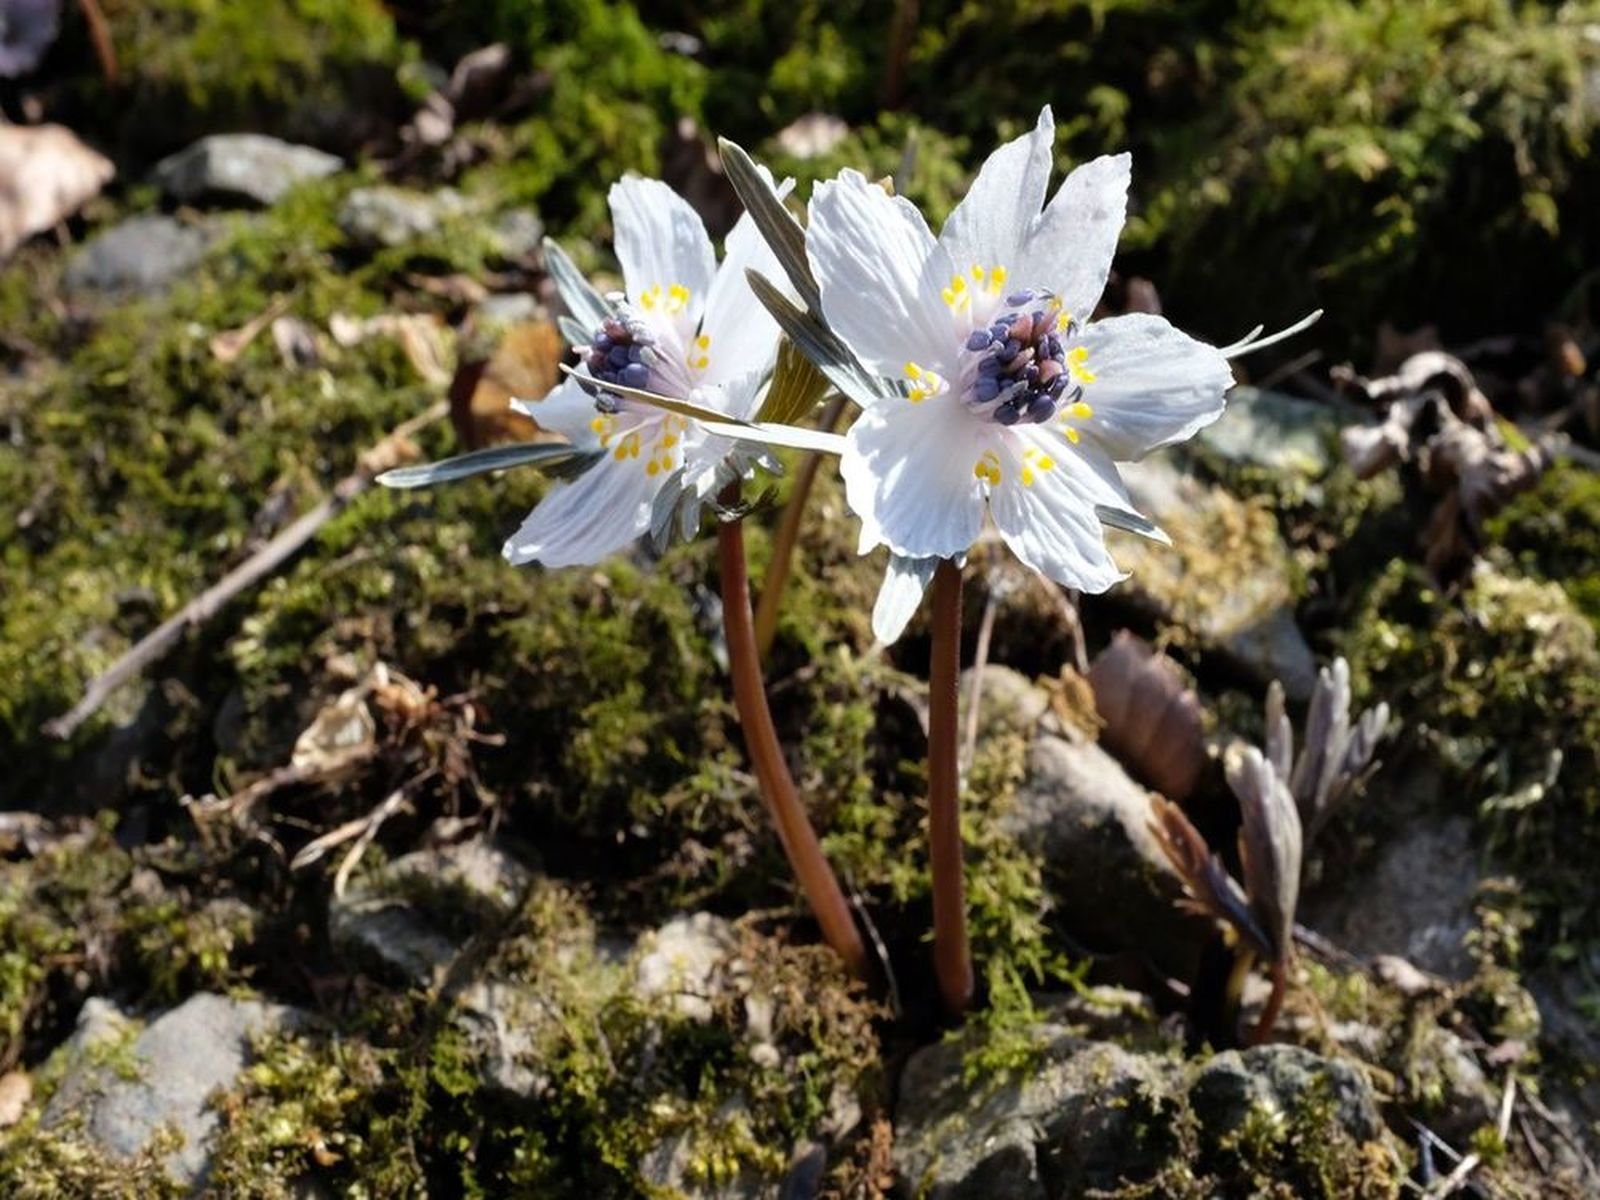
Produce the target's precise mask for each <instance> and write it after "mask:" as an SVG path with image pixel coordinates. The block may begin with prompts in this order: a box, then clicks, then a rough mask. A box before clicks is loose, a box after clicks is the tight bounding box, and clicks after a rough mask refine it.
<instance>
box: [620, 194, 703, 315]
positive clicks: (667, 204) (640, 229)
mask: <svg viewBox="0 0 1600 1200" xmlns="http://www.w3.org/2000/svg"><path fill="white" fill-rule="evenodd" d="M609 199H610V201H611V220H612V224H613V227H614V228H613V238H614V241H615V244H616V251H617V260H618V261H619V262H620V263H621V264H622V278H623V283H624V285H625V286H626V288H627V293H628V299H629V300H630V301H632V302H633V303H634V304H638V303H640V300H641V297H642V296H643V294H644V293H645V292H646V291H648V290H649V289H651V288H654V287H660V288H662V289H663V290H665V289H667V288H670V287H672V286H673V285H674V284H676V285H678V286H680V287H683V288H686V289H688V293H689V299H688V304H687V308H686V315H687V317H688V318H689V320H690V321H691V322H692V321H694V320H696V319H698V317H699V315H700V313H701V312H702V311H703V309H704V306H705V303H706V296H707V293H708V292H709V291H710V290H711V280H712V278H713V276H714V275H715V273H716V267H717V259H716V253H715V251H713V250H712V248H711V239H710V237H708V236H707V235H706V227H705V224H704V223H703V222H702V221H701V220H700V216H699V214H698V213H696V212H695V211H694V209H693V208H691V207H690V206H689V202H688V201H687V200H685V199H684V198H683V197H682V196H680V195H678V193H677V192H675V191H673V190H672V189H671V188H670V187H668V186H667V185H666V184H664V183H662V182H661V181H660V180H659V179H641V178H639V177H638V176H635V175H630V176H628V177H627V178H625V179H621V180H619V181H618V182H616V183H614V184H612V185H611V192H610V197H609Z"/></svg>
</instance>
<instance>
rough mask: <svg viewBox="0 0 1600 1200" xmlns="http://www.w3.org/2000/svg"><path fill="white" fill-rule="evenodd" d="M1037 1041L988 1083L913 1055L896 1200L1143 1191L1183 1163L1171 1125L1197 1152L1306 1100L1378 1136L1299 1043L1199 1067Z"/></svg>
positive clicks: (1349, 1078)
mask: <svg viewBox="0 0 1600 1200" xmlns="http://www.w3.org/2000/svg"><path fill="white" fill-rule="evenodd" d="M1032 1036H1033V1038H1034V1040H1035V1041H1036V1043H1037V1045H1038V1048H1039V1052H1040V1060H1039V1062H1038V1063H1037V1064H1036V1065H1034V1066H1033V1067H1031V1068H1030V1069H1029V1070H1027V1071H1024V1072H1021V1073H1019V1074H1018V1075H1017V1076H1015V1077H1010V1078H1006V1079H1004V1080H1001V1081H998V1085H997V1086H988V1087H985V1086H984V1085H983V1084H979V1085H977V1086H974V1085H972V1084H970V1083H969V1082H967V1080H966V1079H965V1076H964V1064H963V1059H964V1053H965V1050H964V1047H963V1045H962V1044H961V1043H959V1042H942V1043H939V1044H936V1045H933V1046H929V1047H927V1048H925V1049H923V1050H920V1051H918V1052H917V1053H916V1054H914V1055H912V1057H911V1059H910V1061H909V1062H908V1063H907V1065H906V1068H905V1071H904V1073H903V1074H902V1076H901V1080H900V1103H899V1107H898V1109H897V1111H896V1114H895V1146H894V1164H895V1170H896V1174H897V1177H898V1181H899V1185H900V1189H901V1192H902V1194H904V1195H907V1196H917V1197H922V1198H925V1200H1067V1198H1069V1197H1078V1196H1083V1195H1086V1194H1090V1193H1092V1192H1094V1191H1096V1190H1097V1189H1105V1190H1107V1191H1111V1190H1115V1189H1117V1188H1120V1187H1125V1186H1127V1185H1128V1184H1130V1183H1133V1184H1138V1183H1149V1182H1152V1181H1154V1180H1155V1179H1156V1178H1157V1176H1158V1174H1159V1173H1160V1172H1161V1171H1162V1170H1163V1169H1167V1168H1170V1167H1171V1165H1172V1162H1173V1160H1174V1159H1175V1158H1176V1159H1179V1160H1181V1159H1182V1156H1183V1153H1184V1146H1183V1144H1182V1143H1181V1142H1180V1140H1179V1133H1178V1127H1179V1125H1180V1123H1181V1122H1182V1121H1183V1120H1185V1119H1188V1118H1186V1114H1188V1113H1192V1114H1193V1119H1194V1120H1195V1122H1196V1124H1198V1126H1199V1129H1200V1131H1201V1141H1200V1144H1199V1146H1198V1149H1199V1152H1200V1153H1201V1154H1202V1155H1205V1154H1207V1153H1213V1152H1214V1151H1215V1149H1216V1148H1217V1147H1218V1146H1219V1145H1221V1144H1223V1143H1224V1142H1225V1141H1226V1139H1227V1138H1228V1137H1229V1135H1230V1134H1232V1133H1235V1132H1236V1131H1237V1130H1238V1129H1239V1128H1240V1126H1241V1125H1242V1124H1243V1123H1244V1121H1245V1120H1246V1119H1247V1118H1248V1117H1249V1116H1250V1115H1251V1114H1252V1112H1254V1111H1266V1112H1268V1113H1272V1114H1281V1115H1283V1116H1285V1117H1293V1116H1295V1115H1297V1114H1298V1113H1299V1112H1300V1111H1301V1109H1302V1107H1303V1106H1304V1105H1305V1104H1307V1103H1308V1102H1314V1103H1316V1104H1317V1105H1318V1106H1319V1110H1320V1107H1321V1106H1322V1105H1324V1104H1327V1105H1328V1106H1329V1107H1328V1115H1330V1116H1331V1118H1332V1121H1333V1122H1334V1123H1335V1124H1336V1125H1337V1126H1338V1127H1339V1129H1341V1130H1342V1131H1343V1132H1344V1133H1346V1134H1348V1135H1349V1136H1350V1137H1352V1138H1354V1139H1356V1140H1357V1141H1361V1142H1371V1141H1376V1140H1380V1139H1382V1138H1383V1136H1384V1134H1383V1126H1382V1123H1381V1122H1380V1121H1379V1119H1378V1111H1377V1104H1376V1100H1375V1098H1374V1096H1373V1094H1372V1091H1371V1087H1370V1085H1369V1084H1368V1083H1367V1082H1366V1079H1365V1077H1364V1076H1363V1075H1361V1074H1360V1073H1359V1072H1357V1071H1356V1070H1355V1069H1354V1068H1352V1067H1350V1066H1349V1065H1347V1064H1345V1063H1342V1062H1338V1061H1335V1060H1330V1059H1324V1058H1320V1057H1318V1056H1317V1055H1315V1054H1312V1053H1311V1052H1309V1051H1307V1050H1303V1049H1300V1048H1298V1047H1293V1046H1266V1047H1259V1048H1257V1049H1254V1050H1249V1051H1246V1052H1244V1053H1243V1054H1240V1053H1238V1052H1230V1053H1228V1054H1224V1055H1219V1056H1217V1057H1216V1058H1214V1059H1212V1060H1210V1061H1209V1062H1208V1063H1206V1064H1204V1065H1201V1066H1199V1067H1197V1066H1195V1065H1194V1064H1192V1063H1189V1062H1186V1061H1184V1060H1183V1059H1181V1058H1178V1057H1176V1056H1175V1055H1173V1054H1171V1053H1170V1052H1164V1051H1136V1050H1130V1049H1127V1048H1125V1047H1123V1046H1120V1045H1117V1044H1115V1043H1111V1042H1099V1041H1089V1040H1087V1039H1085V1038H1083V1037H1081V1036H1078V1034H1077V1033H1076V1032H1075V1031H1074V1030H1072V1029H1070V1028H1068V1027H1066V1026H1064V1025H1061V1024H1056V1023H1044V1024H1041V1025H1039V1026H1037V1027H1035V1029H1034V1030H1033V1031H1032ZM1258 1106H1260V1107H1259V1108H1258ZM1319 1115H1321V1114H1320V1112H1319ZM1184 1165H1185V1167H1186V1168H1187V1169H1190V1170H1193V1169H1194V1168H1195V1167H1196V1164H1194V1163H1186V1164H1184ZM1155 1194H1159V1193H1155ZM1230 1194H1231V1193H1230Z"/></svg>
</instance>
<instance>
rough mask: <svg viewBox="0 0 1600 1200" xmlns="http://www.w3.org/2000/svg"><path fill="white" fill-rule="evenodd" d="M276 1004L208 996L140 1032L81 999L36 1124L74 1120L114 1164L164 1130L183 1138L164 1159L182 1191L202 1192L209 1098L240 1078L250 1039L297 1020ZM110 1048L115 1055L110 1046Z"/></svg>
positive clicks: (212, 1127) (210, 1127) (210, 1126)
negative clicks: (61, 1071)
mask: <svg viewBox="0 0 1600 1200" xmlns="http://www.w3.org/2000/svg"><path fill="white" fill-rule="evenodd" d="M306 1019H307V1018H306V1017H305V1015H304V1014H302V1013H300V1012H298V1011H297V1010H295V1009H291V1008H285V1007H283V1006H281V1005H274V1004H262V1003H259V1002H257V1001H254V1000H235V999H230V998H229V997H226V996H216V995H210V994H207V993H202V994H200V995H196V996H191V997H190V998H189V999H188V1000H186V1001H184V1002H183V1003H182V1004H180V1005H179V1006H178V1007H177V1008H174V1009H171V1010H169V1011H168V1012H166V1013H163V1014H162V1015H161V1016H159V1017H157V1018H156V1019H155V1020H153V1021H151V1022H150V1023H149V1024H148V1025H146V1026H145V1027H144V1028H143V1029H140V1028H139V1027H138V1026H137V1024H136V1023H134V1022H133V1021H131V1020H130V1019H129V1018H128V1017H127V1016H125V1015H124V1014H122V1013H121V1012H120V1011H118V1010H117V1009H116V1007H115V1006H114V1005H112V1004H110V1003H108V1002H107V1001H104V1000H99V999H91V1000H89V1001H87V1002H86V1003H85V1004H84V1006H83V1010H82V1011H81V1012H80V1014H79V1017H78V1028H77V1031H76V1032H75V1033H74V1034H73V1037H72V1041H71V1042H70V1043H69V1045H68V1048H67V1053H68V1055H69V1063H70V1065H69V1066H68V1069H67V1074H66V1076H65V1077H64V1079H63V1081H62V1083H61V1086H60V1088H59V1089H58V1090H57V1091H56V1093H55V1095H54V1096H52V1097H51V1100H50V1103H49V1105H48V1106H47V1107H46V1109H45V1112H44V1116H43V1118H42V1123H43V1124H44V1126H45V1127H47V1128H49V1127H54V1126H58V1125H61V1124H62V1123H63V1122H65V1121H67V1120H68V1118H69V1117H70V1118H75V1119H80V1120H81V1122H82V1130H83V1135H84V1136H85V1137H86V1138H88V1139H89V1141H90V1142H92V1143H93V1144H94V1146H95V1147H96V1148H98V1149H99V1150H101V1151H102V1152H104V1153H106V1154H109V1155H112V1156H114V1157H118V1158H131V1157H132V1156H134V1155H136V1154H138V1153H139V1151H140V1150H142V1149H143V1148H144V1147H145V1146H146V1145H148V1144H149V1143H150V1141H151V1139H152V1138H154V1137H155V1136H156V1134H157V1133H158V1132H159V1131H161V1130H163V1129H173V1130H175V1131H176V1132H177V1133H178V1135H179V1136H180V1137H181V1139H182V1142H181V1145H179V1146H178V1148H177V1149H175V1150H174V1151H173V1152H172V1153H171V1154H170V1155H168V1157H167V1160H166V1164H165V1165H166V1170H167V1174H169V1175H170V1176H171V1177H172V1178H173V1180H174V1181H176V1182H177V1183H178V1184H179V1185H180V1186H183V1187H188V1188H191V1189H193V1190H195V1191H196V1192H198V1191H199V1190H200V1189H201V1188H203V1186H204V1184H205V1178H206V1172H207V1170H208V1169H209V1166H210V1153H211V1151H210V1143H211V1138H212V1135H213V1134H214V1133H215V1132H216V1130H217V1126H218V1116H217V1113H216V1111H215V1110H214V1109H213V1108H212V1107H211V1105H210V1097H211V1095H212V1093H213V1092H216V1091H217V1090H218V1089H220V1088H226V1087H228V1086H229V1085H230V1084H232V1083H233V1082H234V1080H235V1079H237V1078H238V1076H239V1073H240V1072H241V1071H242V1070H243V1069H244V1067H245V1065H246V1064H247V1062H248V1061H249V1056H250V1041H251V1039H252V1038H254V1037H257V1036H259V1035H261V1034H263V1033H267V1032H271V1031H274V1030H279V1029H286V1028H292V1027H295V1026H297V1025H300V1024H302V1023H304V1022H305V1020H306ZM122 1042H126V1046H125V1047H122V1046H118V1049H117V1051H116V1052H111V1051H110V1047H112V1046H117V1045H118V1043H122Z"/></svg>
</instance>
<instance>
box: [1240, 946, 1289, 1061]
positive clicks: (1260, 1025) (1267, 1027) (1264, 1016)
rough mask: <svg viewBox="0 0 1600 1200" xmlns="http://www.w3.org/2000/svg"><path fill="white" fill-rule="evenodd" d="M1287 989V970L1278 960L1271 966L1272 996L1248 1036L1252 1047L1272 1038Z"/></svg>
mask: <svg viewBox="0 0 1600 1200" xmlns="http://www.w3.org/2000/svg"><path fill="white" fill-rule="evenodd" d="M1288 987H1289V973H1288V969H1287V968H1286V967H1285V966H1284V963H1283V960H1282V959H1279V960H1278V961H1277V962H1274V963H1273V964H1272V994H1271V995H1269V996H1268V997H1267V1002H1266V1004H1265V1005H1264V1006H1263V1007H1262V1009H1261V1016H1260V1017H1258V1018H1257V1019H1256V1027H1255V1029H1254V1030H1252V1031H1251V1034H1250V1044H1251V1045H1252V1046H1259V1045H1261V1044H1262V1043H1263V1042H1265V1041H1266V1040H1267V1039H1268V1038H1269V1037H1271V1036H1272V1027H1273V1026H1274V1025H1275V1024H1277V1021H1278V1014H1279V1013H1280V1012H1282V1011H1283V996H1284V993H1285V992H1286V991H1287V990H1288Z"/></svg>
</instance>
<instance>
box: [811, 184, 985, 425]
mask: <svg viewBox="0 0 1600 1200" xmlns="http://www.w3.org/2000/svg"><path fill="white" fill-rule="evenodd" d="M810 211H811V223H810V225H809V226H808V227H807V230H806V254H807V256H808V257H809V259H810V260H811V270H812V272H813V273H814V274H815V275H816V277H817V284H818V286H819V288H820V289H821V292H822V311H823V316H824V317H826V319H827V321H828V324H829V325H831V326H832V327H833V329H834V331H835V332H836V333H837V334H839V336H840V337H842V338H844V340H845V341H846V342H848V343H849V344H850V348H851V349H852V350H854V351H855V352H856V354H857V356H858V357H859V358H860V359H861V360H862V362H863V363H865V364H866V365H867V366H868V367H869V368H871V369H872V370H874V371H876V372H877V373H878V374H880V375H883V376H886V377H888V378H891V379H900V378H903V372H904V369H905V364H906V363H907V362H917V363H920V364H921V365H922V366H924V367H931V368H932V369H934V370H937V371H940V372H941V373H945V374H947V373H948V372H949V366H950V363H951V362H952V361H953V359H954V356H955V351H956V350H957V348H958V347H957V343H956V340H955V338H954V336H953V333H952V325H951V321H950V312H949V310H948V309H947V308H946V307H945V303H944V301H943V300H942V299H941V298H940V295H939V289H940V288H942V287H943V286H945V284H947V283H948V282H949V281H950V278H951V276H952V275H953V274H954V273H955V272H954V268H953V267H952V266H951V264H950V256H949V255H948V254H946V253H945V251H944V249H943V248H942V247H941V246H940V245H939V243H938V242H936V241H934V238H933V234H932V233H930V232H929V231H928V225H927V222H926V221H924V220H923V219H922V214H921V213H919V212H918V211H917V210H916V208H915V207H914V206H913V205H911V204H908V203H907V202H906V201H905V200H904V198H902V197H891V196H889V195H888V193H886V192H885V191H884V190H883V189H882V188H880V187H878V186H877V185H876V184H873V183H868V182H867V180H866V178H865V177H863V176H862V175H861V174H860V173H859V172H857V171H843V172H841V173H840V175H839V177H838V178H837V179H833V180H829V181H827V182H825V183H819V184H818V185H817V187H816V190H815V191H814V192H813V193H812V197H811V206H810ZM891 403H892V401H891Z"/></svg>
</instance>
